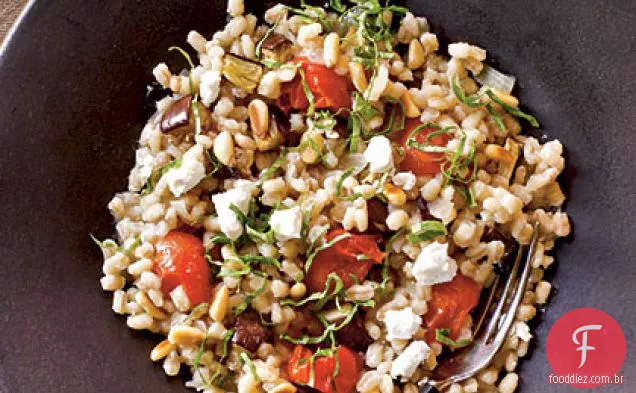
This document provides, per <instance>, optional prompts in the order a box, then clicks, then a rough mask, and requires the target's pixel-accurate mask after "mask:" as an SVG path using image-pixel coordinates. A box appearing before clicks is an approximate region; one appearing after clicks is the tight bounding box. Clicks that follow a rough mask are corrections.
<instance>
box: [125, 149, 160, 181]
mask: <svg viewBox="0 0 636 393" xmlns="http://www.w3.org/2000/svg"><path fill="white" fill-rule="evenodd" d="M153 165H154V157H153V156H152V154H151V153H150V149H148V148H147V147H143V148H141V149H137V151H136V152H135V167H134V168H133V170H132V171H131V172H130V175H129V176H128V184H129V186H130V188H131V189H132V190H134V191H139V190H141V188H142V187H143V186H144V184H145V183H146V182H147V181H148V178H149V177H150V175H151V174H152V170H153Z"/></svg>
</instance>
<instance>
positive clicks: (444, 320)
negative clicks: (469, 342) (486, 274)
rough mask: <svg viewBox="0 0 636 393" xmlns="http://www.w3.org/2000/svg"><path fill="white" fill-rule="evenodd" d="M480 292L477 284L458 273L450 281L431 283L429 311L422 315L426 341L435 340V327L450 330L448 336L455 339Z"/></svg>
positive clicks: (475, 303)
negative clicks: (426, 330) (425, 328)
mask: <svg viewBox="0 0 636 393" xmlns="http://www.w3.org/2000/svg"><path fill="white" fill-rule="evenodd" d="M480 293H481V288H480V287H479V285H478V284H477V283H476V282H475V281H473V280H472V279H470V278H468V277H466V276H464V275H462V274H460V273H458V274H457V275H456V276H455V278H453V280H452V281H450V282H445V283H443V284H437V285H433V291H432V296H431V300H430V301H429V302H428V310H429V311H428V313H426V315H424V323H425V324H426V326H427V327H428V329H429V330H428V332H427V341H429V342H432V341H435V329H448V330H450V337H451V338H452V339H454V340H456V339H457V337H458V336H459V334H460V330H461V328H462V326H463V325H464V323H465V322H466V318H468V313H469V312H470V311H471V310H472V309H473V308H475V306H477V303H478V302H479V295H480Z"/></svg>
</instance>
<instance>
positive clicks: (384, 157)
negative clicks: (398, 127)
mask: <svg viewBox="0 0 636 393" xmlns="http://www.w3.org/2000/svg"><path fill="white" fill-rule="evenodd" d="M364 158H365V159H366V160H367V162H368V163H369V170H370V171H371V172H373V173H385V172H388V171H390V170H391V169H393V152H392V151H391V141H389V139H388V138H387V137H385V136H382V135H378V136H374V137H373V138H371V139H370V140H369V144H368V146H367V149H366V150H365V151H364Z"/></svg>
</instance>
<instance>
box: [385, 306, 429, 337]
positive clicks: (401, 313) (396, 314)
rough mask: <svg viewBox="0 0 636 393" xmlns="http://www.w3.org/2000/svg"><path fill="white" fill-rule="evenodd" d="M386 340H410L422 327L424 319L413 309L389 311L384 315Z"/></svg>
mask: <svg viewBox="0 0 636 393" xmlns="http://www.w3.org/2000/svg"><path fill="white" fill-rule="evenodd" d="M384 325H385V326H386V331H387V334H386V339H387V340H389V341H391V340H393V339H396V338H397V339H401V340H410V339H411V338H412V337H413V335H414V334H415V332H417V330H418V329H419V328H420V325H422V318H420V317H419V316H418V315H417V314H415V313H414V312H413V309H412V308H411V307H407V308H405V309H402V310H389V311H387V312H386V313H384Z"/></svg>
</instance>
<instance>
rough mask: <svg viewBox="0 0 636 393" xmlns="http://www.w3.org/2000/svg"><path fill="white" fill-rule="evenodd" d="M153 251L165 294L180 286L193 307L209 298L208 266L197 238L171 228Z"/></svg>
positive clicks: (156, 270) (156, 271)
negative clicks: (154, 251)
mask: <svg viewBox="0 0 636 393" xmlns="http://www.w3.org/2000/svg"><path fill="white" fill-rule="evenodd" d="M156 250H157V251H156V254H155V258H154V263H155V266H154V271H155V273H157V274H158V275H159V277H161V291H162V292H163V293H164V294H165V295H168V294H169V293H170V292H171V291H172V290H173V289H175V288H176V287H177V286H179V285H181V286H183V289H184V290H185V293H186V294H187V295H188V299H190V303H191V304H192V305H193V306H194V305H197V304H199V303H204V302H207V301H209V300H210V297H211V295H212V289H211V287H210V282H209V277H210V268H209V265H208V262H207V261H206V260H205V248H204V247H203V243H202V242H201V240H200V239H199V238H198V237H196V236H194V235H191V234H189V233H185V232H180V231H170V232H168V234H167V235H166V236H165V237H164V238H163V239H161V240H160V241H159V242H158V243H157V246H156Z"/></svg>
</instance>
